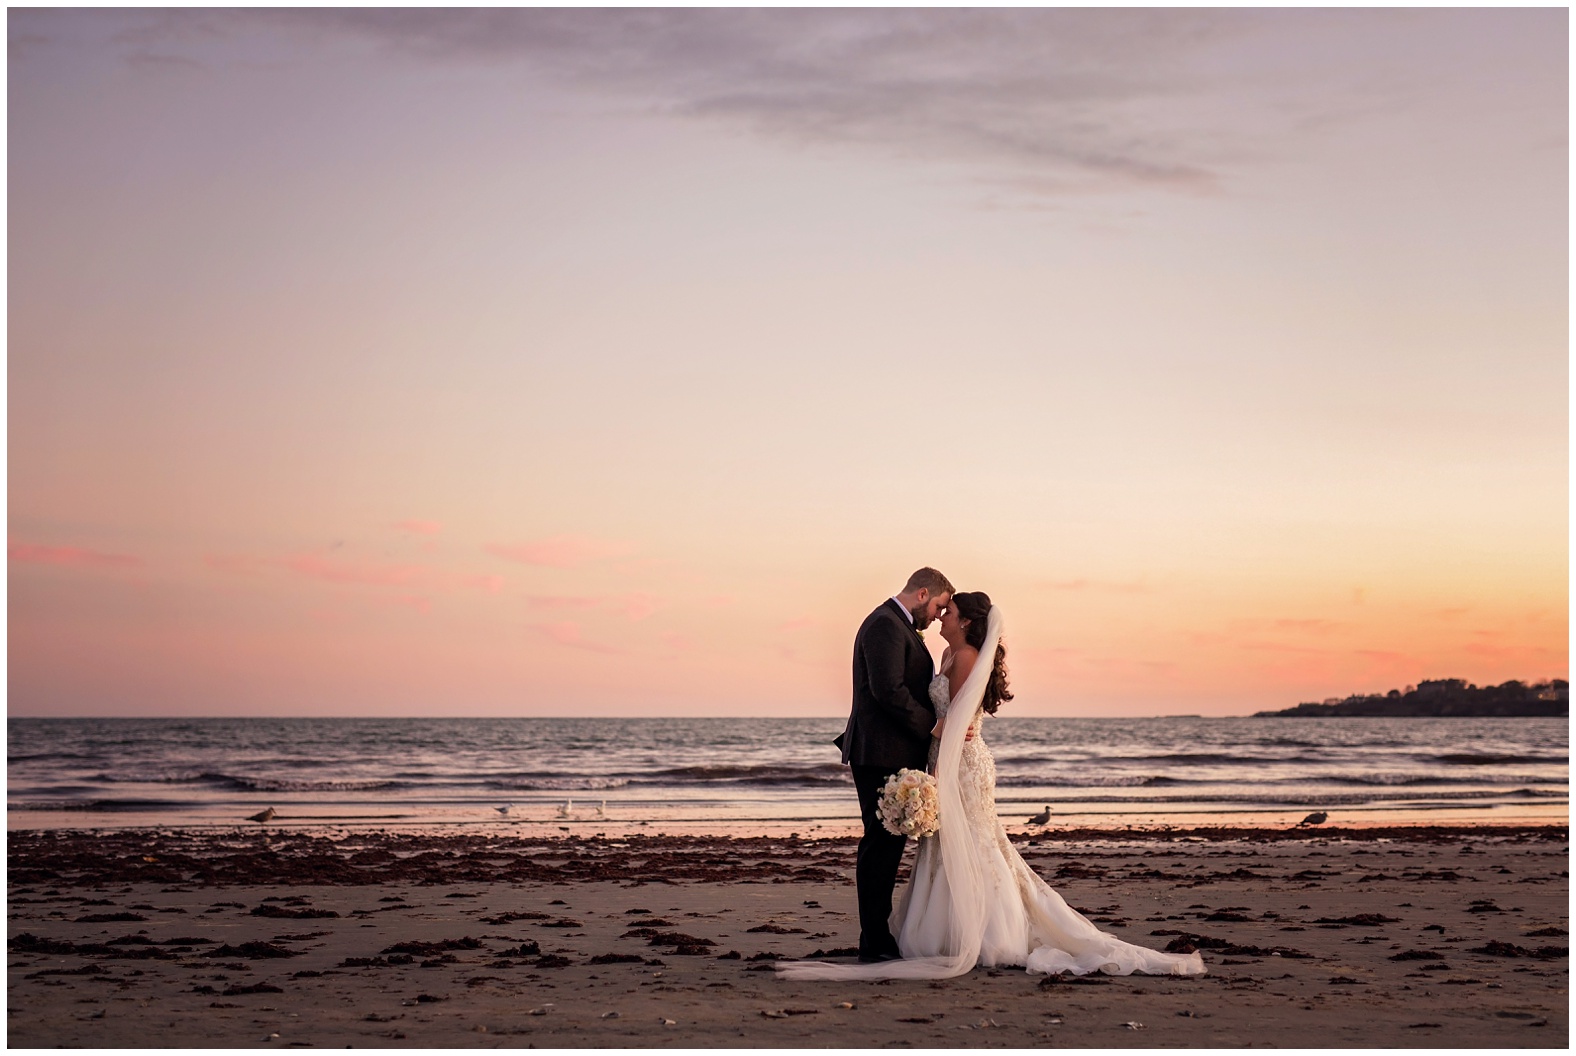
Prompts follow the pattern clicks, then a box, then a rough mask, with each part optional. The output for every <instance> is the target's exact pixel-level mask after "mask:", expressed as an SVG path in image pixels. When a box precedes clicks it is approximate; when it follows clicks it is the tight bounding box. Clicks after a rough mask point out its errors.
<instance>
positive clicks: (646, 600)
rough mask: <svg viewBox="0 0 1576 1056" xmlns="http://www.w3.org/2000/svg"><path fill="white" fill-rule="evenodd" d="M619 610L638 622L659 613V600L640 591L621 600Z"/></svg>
mask: <svg viewBox="0 0 1576 1056" xmlns="http://www.w3.org/2000/svg"><path fill="white" fill-rule="evenodd" d="M619 608H620V609H621V610H622V611H623V613H624V615H625V616H628V617H629V618H630V619H632V620H637V621H638V620H643V619H645V618H646V617H647V616H650V615H651V614H652V613H653V612H656V611H657V599H656V598H653V597H652V596H651V595H650V594H643V593H641V592H640V591H636V592H635V593H633V594H626V595H625V596H624V597H623V598H621V599H620V600H619Z"/></svg>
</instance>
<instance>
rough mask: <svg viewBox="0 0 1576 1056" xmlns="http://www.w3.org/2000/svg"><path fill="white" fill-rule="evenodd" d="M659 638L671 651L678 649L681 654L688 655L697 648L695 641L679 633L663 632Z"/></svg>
mask: <svg viewBox="0 0 1576 1056" xmlns="http://www.w3.org/2000/svg"><path fill="white" fill-rule="evenodd" d="M658 637H660V638H661V639H662V642H663V644H664V645H666V646H667V647H668V648H669V649H677V650H678V651H679V652H681V653H687V652H689V651H690V650H691V649H694V648H695V639H693V638H691V637H690V636H689V635H687V634H680V633H679V632H678V631H663V632H662V634H661V635H659V636H658Z"/></svg>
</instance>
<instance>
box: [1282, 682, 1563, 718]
mask: <svg viewBox="0 0 1576 1056" xmlns="http://www.w3.org/2000/svg"><path fill="white" fill-rule="evenodd" d="M1569 714H1570V683H1569V682H1567V681H1565V679H1563V678H1555V679H1551V680H1549V681H1548V682H1534V683H1532V684H1530V685H1529V684H1527V683H1526V682H1518V681H1516V680H1514V679H1512V680H1511V681H1509V682H1504V683H1501V684H1500V685H1497V686H1474V685H1472V684H1470V683H1468V682H1466V681H1464V680H1462V679H1459V678H1440V679H1434V680H1432V681H1425V682H1419V683H1418V684H1417V685H1415V686H1407V687H1406V689H1404V690H1401V689H1392V690H1391V691H1390V692H1388V693H1355V694H1353V695H1352V696H1349V697H1347V698H1346V699H1344V700H1341V699H1336V698H1331V699H1330V700H1326V701H1325V702H1324V703H1322V704H1298V705H1297V706H1296V707H1295V708H1286V709H1285V710H1283V711H1260V712H1255V713H1254V717H1255V718H1257V717H1271V718H1284V717H1287V716H1291V717H1296V718H1323V717H1325V716H1346V715H1366V716H1414V715H1418V716H1421V715H1442V716H1461V717H1467V716H1529V715H1530V716H1543V717H1554V718H1557V717H1560V716H1568V715H1569Z"/></svg>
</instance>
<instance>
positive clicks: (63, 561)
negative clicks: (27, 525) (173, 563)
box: [6, 543, 143, 568]
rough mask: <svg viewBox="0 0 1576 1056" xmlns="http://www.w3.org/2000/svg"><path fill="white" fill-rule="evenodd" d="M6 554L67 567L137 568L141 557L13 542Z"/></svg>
mask: <svg viewBox="0 0 1576 1056" xmlns="http://www.w3.org/2000/svg"><path fill="white" fill-rule="evenodd" d="M6 554H7V556H8V557H10V559H11V560H12V561H21V562H24V563H26V564H31V565H63V566H65V567H67V568H137V567H139V566H140V565H142V563H143V561H142V558H140V557H134V556H132V555H131V554H105V553H101V552H99V551H97V550H85V549H83V548H82V547H79V546H42V545H40V544H37V543H11V544H9V545H8V547H7V549H6Z"/></svg>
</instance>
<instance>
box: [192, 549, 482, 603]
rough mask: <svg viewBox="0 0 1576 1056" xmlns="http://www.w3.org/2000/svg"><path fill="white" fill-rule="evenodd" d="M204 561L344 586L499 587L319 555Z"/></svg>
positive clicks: (433, 571) (416, 568) (412, 567)
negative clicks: (279, 572)
mask: <svg viewBox="0 0 1576 1056" xmlns="http://www.w3.org/2000/svg"><path fill="white" fill-rule="evenodd" d="M203 561H204V563H205V564H206V565H207V566H208V567H209V568H211V569H213V570H215V571H217V572H229V573H238V574H242V575H257V574H258V573H260V572H263V571H266V570H270V569H278V570H284V571H288V572H293V573H295V574H296V575H299V576H305V577H307V578H308V579H315V580H318V581H321V582H324V583H336V584H340V585H344V586H364V587H396V588H403V589H404V590H406V591H424V592H429V593H430V592H432V591H451V590H481V591H486V592H487V593H489V594H497V593H498V592H500V591H501V590H503V585H504V579H503V577H502V576H496V575H481V574H472V573H460V572H449V571H446V570H444V569H440V568H433V567H432V566H430V565H421V564H384V563H377V562H355V561H345V560H339V559H336V558H331V557H326V556H324V555H323V554H320V553H318V554H295V555H293V556H290V557H285V558H273V557H257V556H254V555H248V554H208V555H207V556H205V557H204V559H203Z"/></svg>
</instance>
